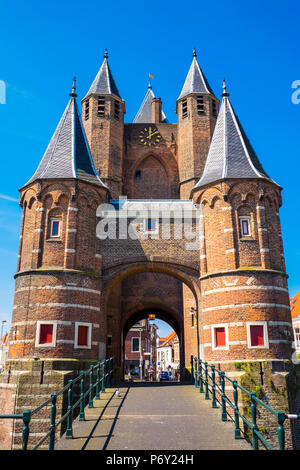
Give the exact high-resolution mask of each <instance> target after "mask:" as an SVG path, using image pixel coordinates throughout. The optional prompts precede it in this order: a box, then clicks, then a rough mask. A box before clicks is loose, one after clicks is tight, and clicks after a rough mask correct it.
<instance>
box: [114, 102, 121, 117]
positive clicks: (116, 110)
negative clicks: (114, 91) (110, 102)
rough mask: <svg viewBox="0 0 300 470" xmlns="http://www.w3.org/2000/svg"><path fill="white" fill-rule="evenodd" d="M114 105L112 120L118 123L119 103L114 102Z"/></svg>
mask: <svg viewBox="0 0 300 470" xmlns="http://www.w3.org/2000/svg"><path fill="white" fill-rule="evenodd" d="M114 103H115V109H114V118H115V119H116V120H117V121H119V119H120V103H119V101H116V100H115V101H114Z"/></svg>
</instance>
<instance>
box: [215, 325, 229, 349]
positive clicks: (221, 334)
mask: <svg viewBox="0 0 300 470" xmlns="http://www.w3.org/2000/svg"><path fill="white" fill-rule="evenodd" d="M211 336H212V338H211V339H212V349H228V348H229V343H228V326H227V325H226V324H219V325H212V329H211Z"/></svg>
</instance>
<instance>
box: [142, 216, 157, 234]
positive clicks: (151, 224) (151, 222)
mask: <svg viewBox="0 0 300 470" xmlns="http://www.w3.org/2000/svg"><path fill="white" fill-rule="evenodd" d="M144 232H146V233H158V221H157V219H144Z"/></svg>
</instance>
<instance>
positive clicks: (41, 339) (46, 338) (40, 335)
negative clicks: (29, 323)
mask: <svg viewBox="0 0 300 470" xmlns="http://www.w3.org/2000/svg"><path fill="white" fill-rule="evenodd" d="M56 326H57V325H56V322H54V321H38V322H37V328H36V339H35V346H36V347H39V346H45V347H54V346H55V344H56Z"/></svg>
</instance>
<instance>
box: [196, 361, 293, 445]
mask: <svg viewBox="0 0 300 470" xmlns="http://www.w3.org/2000/svg"><path fill="white" fill-rule="evenodd" d="M191 369H192V383H193V384H194V385H195V387H199V391H200V393H204V396H205V400H211V404H212V408H219V407H220V408H221V420H222V421H227V420H228V417H229V418H231V419H232V420H233V421H234V437H235V439H242V438H243V436H242V434H244V436H245V433H243V431H242V430H241V428H240V420H241V421H242V422H243V423H244V425H246V427H248V429H249V430H250V432H251V436H252V438H251V443H252V448H253V450H259V443H261V444H262V445H263V447H264V448H266V449H269V450H275V447H274V446H273V445H271V444H270V442H268V441H267V440H266V439H265V437H264V436H263V435H262V434H261V432H260V431H259V428H258V425H257V408H258V406H261V407H263V408H264V409H265V410H266V411H267V412H269V413H271V414H272V415H273V416H274V417H275V419H276V421H277V440H278V445H279V450H284V449H285V429H284V422H285V421H286V420H287V419H300V415H296V414H294V415H292V414H285V413H284V412H283V411H275V410H274V409H273V408H271V407H270V406H268V405H267V404H266V403H264V402H263V401H262V400H260V399H259V398H258V397H257V396H256V393H254V392H249V391H248V390H245V389H244V388H243V387H241V386H240V385H239V384H238V383H237V381H236V380H232V379H230V378H229V377H228V376H227V375H226V374H225V372H222V371H220V370H218V369H216V368H215V366H214V365H210V364H208V363H207V362H203V361H202V360H201V359H198V358H197V357H196V356H191ZM216 374H217V377H218V378H219V383H217V381H216ZM228 383H229V385H230V387H231V390H232V399H231V398H229V397H228V396H227V395H226V385H227V384H228ZM240 393H244V394H245V395H246V397H248V401H249V402H250V414H251V418H249V419H248V418H246V417H245V416H244V415H243V414H242V413H241V412H240V410H239V402H238V400H239V394H240ZM228 408H229V410H230V409H231V410H232V411H233V417H231V416H230V414H229V412H228Z"/></svg>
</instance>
